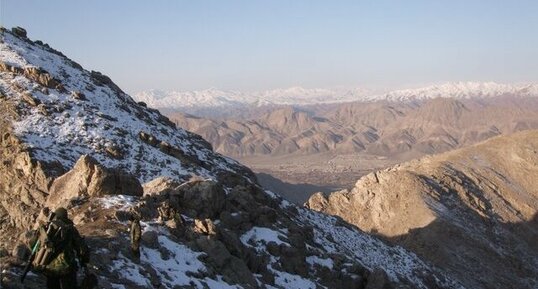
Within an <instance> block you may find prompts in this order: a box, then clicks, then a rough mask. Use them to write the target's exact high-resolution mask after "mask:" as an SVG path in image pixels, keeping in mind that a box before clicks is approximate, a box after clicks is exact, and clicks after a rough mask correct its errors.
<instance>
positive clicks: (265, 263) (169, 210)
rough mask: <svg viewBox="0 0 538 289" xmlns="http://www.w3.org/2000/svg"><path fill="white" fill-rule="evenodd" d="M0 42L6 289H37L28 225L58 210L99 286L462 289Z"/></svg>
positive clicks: (41, 54) (113, 95)
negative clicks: (86, 252) (132, 248)
mask: <svg viewBox="0 0 538 289" xmlns="http://www.w3.org/2000/svg"><path fill="white" fill-rule="evenodd" d="M1 34H2V37H1V42H0V115H1V118H0V121H1V122H0V136H1V137H2V139H1V140H2V143H1V146H0V148H1V151H0V154H1V155H2V162H1V163H0V173H1V176H2V179H1V182H0V267H1V268H2V270H1V273H2V275H1V276H0V282H1V283H0V286H2V288H4V287H5V288H43V287H44V283H43V282H44V280H43V278H42V276H40V275H36V274H31V275H29V276H28V279H27V282H26V283H25V286H24V287H23V285H22V284H21V283H20V282H19V275H20V274H21V269H22V268H21V267H22V265H24V260H26V258H27V257H28V254H29V250H28V248H27V245H28V242H29V239H30V238H31V236H32V234H31V231H28V229H30V228H35V225H34V224H35V223H36V222H42V221H43V220H44V219H45V216H46V215H48V213H49V212H50V211H51V210H54V209H55V208H56V207H58V206H65V207H67V208H68V210H69V215H70V216H71V218H72V219H73V221H74V223H75V225H76V226H77V228H79V230H80V232H81V233H82V235H84V237H85V238H86V241H87V242H88V244H89V246H90V248H91V252H92V257H91V261H90V266H89V268H90V270H91V271H92V272H93V273H95V274H96V275H97V277H98V281H99V288H312V289H314V288H462V286H461V285H460V284H459V282H458V281H457V280H455V279H453V278H451V277H450V276H448V275H446V274H445V273H443V272H442V271H441V270H439V269H437V268H435V267H434V266H431V265H430V264H428V263H426V262H423V261H422V260H420V259H419V258H417V257H416V255H415V254H413V253H411V252H409V251H406V250H405V249H403V248H401V247H397V246H389V245H387V244H386V243H384V242H383V241H381V240H380V239H378V238H375V237H372V236H370V235H368V234H366V233H364V232H362V231H360V230H357V229H356V228H354V227H352V226H350V225H348V224H346V223H345V222H343V221H342V220H340V219H338V218H334V217H330V216H326V215H323V214H320V213H317V212H313V211H310V210H306V209H303V208H298V207H296V206H293V205H290V204H289V203H287V202H285V201H283V200H282V199H279V198H278V197H276V196H275V195H274V194H272V193H271V192H267V191H264V190H263V189H261V188H260V186H259V185H258V184H257V183H256V180H255V178H254V177H253V175H252V173H251V172H250V170H249V169H248V168H246V167H244V166H241V165H240V164H238V163H237V162H235V161H233V160H231V159H228V158H225V157H222V156H221V155H219V154H217V153H214V152H213V151H212V150H211V146H210V145H209V144H208V143H207V142H205V141H204V140H203V139H201V138H200V137H199V136H197V135H194V134H192V133H188V132H186V131H185V130H183V129H180V128H176V127H175V126H174V125H173V124H172V123H171V122H170V121H169V120H168V119H167V118H165V117H163V116H162V115H160V114H159V113H158V112H157V111H155V110H152V109H149V108H147V107H146V106H145V105H144V104H142V103H136V102H134V101H133V100H132V99H131V97H130V96H128V95H126V94H125V93H123V92H122V91H121V89H120V88H118V87H117V86H116V85H115V84H114V83H113V82H112V81H111V80H110V79H109V78H108V77H106V76H104V75H103V74H101V73H98V72H90V71H87V70H84V69H83V68H82V67H81V66H80V65H78V64H76V63H75V62H73V61H71V60H69V59H68V58H66V57H65V56H64V55H62V54H61V53H60V52H58V51H56V50H53V49H52V48H50V47H49V46H48V45H46V44H43V43H42V42H41V41H35V42H33V41H31V40H29V39H28V38H27V37H26V33H25V31H24V30H22V29H20V28H19V29H14V30H13V31H12V32H8V31H6V30H4V29H2V30H1ZM142 183H143V184H142ZM132 214H136V215H138V216H140V218H141V223H142V230H143V233H142V248H141V256H140V259H139V260H137V259H136V258H135V257H133V256H132V255H131V253H130V252H129V249H128V248H129V239H128V232H127V226H128V222H127V220H128V218H129V216H130V215H132Z"/></svg>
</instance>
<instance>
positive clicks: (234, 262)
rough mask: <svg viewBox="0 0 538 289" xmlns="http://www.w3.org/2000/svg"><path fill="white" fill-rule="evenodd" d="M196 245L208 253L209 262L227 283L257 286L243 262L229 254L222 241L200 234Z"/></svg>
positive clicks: (249, 286) (248, 286) (250, 286)
mask: <svg viewBox="0 0 538 289" xmlns="http://www.w3.org/2000/svg"><path fill="white" fill-rule="evenodd" d="M196 245H197V246H198V247H199V248H200V249H201V250H202V251H204V252H205V253H206V254H207V255H208V257H207V261H208V262H209V264H211V265H212V266H213V267H214V268H215V269H216V271H217V272H221V273H222V275H223V277H224V280H226V281H227V282H228V283H232V284H233V283H237V284H245V285H246V287H247V288H257V282H256V279H255V278H254V275H253V274H252V272H251V271H250V270H249V268H248V267H247V265H246V264H245V262H244V261H243V260H241V259H239V258H237V257H235V256H233V255H231V254H230V252H229V251H228V250H227V249H226V246H225V245H224V244H223V243H222V242H220V241H218V240H214V239H210V238H208V237H207V236H201V237H199V238H198V239H196Z"/></svg>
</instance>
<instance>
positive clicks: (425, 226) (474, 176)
mask: <svg viewBox="0 0 538 289" xmlns="http://www.w3.org/2000/svg"><path fill="white" fill-rule="evenodd" d="M537 165H538V131H526V132H520V133H517V134H514V135H509V136H501V137H496V138H493V139H491V140H488V141H486V142H483V143H480V144H477V145H473V146H470V147H467V148H464V149H460V150H456V151H452V152H448V153H444V154H440V155H435V156H429V157H424V158H421V159H418V160H414V161H410V162H407V163H403V164H400V165H396V166H393V167H390V168H388V169H384V170H380V171H376V172H373V173H370V174H368V175H366V176H363V177H362V178H360V179H359V180H358V181H357V182H356V184H355V185H354V186H353V187H352V189H349V190H342V191H338V192H333V193H330V194H325V195H324V194H316V195H314V196H312V197H311V198H310V199H309V201H308V203H307V207H309V208H311V209H314V210H318V211H322V212H325V213H328V214H332V215H337V216H340V217H342V218H343V219H344V220H346V221H348V222H349V223H351V224H354V225H356V226H357V227H359V228H361V229H362V230H364V231H366V232H371V233H373V234H376V235H378V236H380V237H383V238H385V239H386V240H389V241H391V242H393V243H394V244H399V245H402V246H404V247H405V248H407V249H409V250H411V251H413V252H416V253H417V254H418V256H421V257H422V258H424V259H425V260H428V261H430V262H432V263H434V264H436V265H437V266H439V267H441V268H444V269H446V270H447V271H448V272H449V273H450V274H451V276H454V277H455V278H457V279H458V280H461V281H462V282H463V283H464V285H465V286H466V287H468V288H537V286H538V279H537V276H538V269H537V268H538V247H537V244H538V243H537V242H536V240H538V223H537V216H538V213H537V212H538V187H537V184H536V178H537V176H538V166H537Z"/></svg>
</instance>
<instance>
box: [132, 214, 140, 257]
mask: <svg viewBox="0 0 538 289" xmlns="http://www.w3.org/2000/svg"><path fill="white" fill-rule="evenodd" d="M130 230H131V232H130V233H131V253H132V254H133V256H134V257H135V258H140V237H141V235H142V229H141V227H140V220H139V219H138V218H137V217H135V216H131V228H130Z"/></svg>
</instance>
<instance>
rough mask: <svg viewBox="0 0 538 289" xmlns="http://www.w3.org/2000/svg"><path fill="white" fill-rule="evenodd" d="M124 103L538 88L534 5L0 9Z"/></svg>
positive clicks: (120, 4) (37, 2)
mask: <svg viewBox="0 0 538 289" xmlns="http://www.w3.org/2000/svg"><path fill="white" fill-rule="evenodd" d="M1 1H2V13H1V23H2V24H3V25H4V26H6V27H12V26H15V25H20V26H22V27H25V28H26V29H27V30H28V34H29V37H30V38H32V39H41V40H43V41H45V42H47V43H49V44H50V45H51V46H53V47H54V48H56V49H58V50H61V51H62V52H64V54H66V55H68V56H69V57H71V58H72V59H73V60H75V61H77V62H79V63H80V64H82V65H83V66H84V67H85V68H87V69H93V70H99V71H101V72H103V73H105V74H107V75H109V76H111V77H112V79H113V80H114V81H115V82H117V83H118V84H119V85H120V86H121V87H123V88H124V89H126V90H127V91H129V92H134V91H137V90H142V89H150V88H158V89H177V90H194V89H204V88H210V87H214V88H220V89H234V90H260V89H271V88H283V87H289V86H304V87H332V86H350V87H351V86H352V87H356V86H363V87H383V86H391V87H396V86H404V85H405V86H409V85H415V84H416V85H418V84H425V83H432V82H442V81H457V80H472V81H486V80H487V81H489V80H492V81H498V82H534V81H537V80H538V1H536V0H534V1H526V0H517V1H516V0H514V1H509V0H503V1H500V0H483V1H476V0H465V1H463V0H461V1H460V0H446V1H440V0H431V1H412V0H401V1H379V0H375V1H374V0H369V1H359V0H355V1H314V0H304V1H302V0H294V1H291V0H290V1H278V0H272V1H270V0H266V1H255V0H246V1H224V0H219V1H179V0H154V1H134V0H128V1H127V0H124V1H120V0H92V1H82V0H47V1H45V0H31V1H30V0H1Z"/></svg>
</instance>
